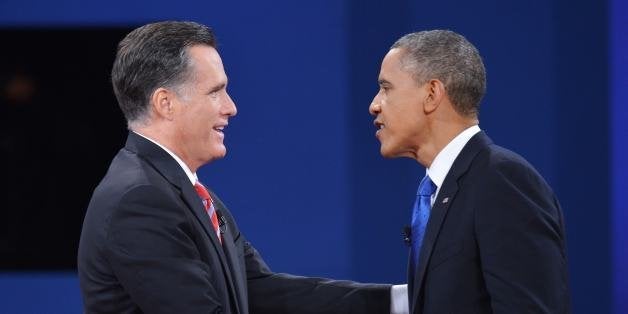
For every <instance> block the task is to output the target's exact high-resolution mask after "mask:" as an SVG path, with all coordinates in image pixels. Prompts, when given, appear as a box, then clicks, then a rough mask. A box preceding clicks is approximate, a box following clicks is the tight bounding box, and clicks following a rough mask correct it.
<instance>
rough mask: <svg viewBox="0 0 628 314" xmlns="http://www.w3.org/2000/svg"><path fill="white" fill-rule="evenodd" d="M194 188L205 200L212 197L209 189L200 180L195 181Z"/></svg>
mask: <svg viewBox="0 0 628 314" xmlns="http://www.w3.org/2000/svg"><path fill="white" fill-rule="evenodd" d="M194 189H195V190H196V193H197V194H198V196H199V197H200V198H201V199H202V200H203V201H208V200H209V199H211V196H209V191H207V189H206V188H205V186H203V185H202V184H201V183H200V182H198V181H196V183H194Z"/></svg>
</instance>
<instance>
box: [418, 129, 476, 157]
mask: <svg viewBox="0 0 628 314" xmlns="http://www.w3.org/2000/svg"><path fill="white" fill-rule="evenodd" d="M477 124H478V120H477V119H476V118H467V119H460V120H458V121H435V123H434V124H433V125H432V127H431V128H430V129H429V131H428V132H429V134H428V136H427V138H428V139H429V141H428V142H427V143H425V144H424V145H421V147H420V149H419V151H418V152H417V155H416V156H417V158H416V160H417V161H418V162H419V163H420V164H421V165H423V166H424V167H425V168H429V167H430V166H431V165H432V162H434V159H435V158H436V156H437V155H438V154H439V153H440V152H441V151H442V150H443V148H445V146H447V144H449V143H450V142H451V141H452V140H453V139H454V138H455V137H456V136H458V135H459V134H460V133H462V132H463V131H464V130H466V129H468V128H470V127H472V126H474V125H477Z"/></svg>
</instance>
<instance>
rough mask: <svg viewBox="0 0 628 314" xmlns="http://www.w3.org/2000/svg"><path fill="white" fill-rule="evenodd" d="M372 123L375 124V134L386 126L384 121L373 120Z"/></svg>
mask: <svg viewBox="0 0 628 314" xmlns="http://www.w3.org/2000/svg"><path fill="white" fill-rule="evenodd" d="M373 125H375V128H376V129H377V132H376V135H377V133H379V132H380V131H382V130H383V129H384V128H385V127H386V126H385V125H384V123H382V122H381V121H378V120H375V121H373Z"/></svg>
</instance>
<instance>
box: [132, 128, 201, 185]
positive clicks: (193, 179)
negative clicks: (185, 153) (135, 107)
mask: <svg viewBox="0 0 628 314" xmlns="http://www.w3.org/2000/svg"><path fill="white" fill-rule="evenodd" d="M133 133H135V134H137V135H139V136H141V137H143V138H145V139H147V140H149V141H151V142H153V143H155V145H157V146H159V147H161V149H163V150H165V151H166V153H168V154H170V156H172V158H174V160H176V161H177V163H178V164H179V166H181V168H182V169H183V171H185V174H186V175H187V177H188V179H190V182H192V184H196V181H198V177H197V176H196V173H195V172H192V170H190V168H188V166H187V165H186V164H185V163H184V162H183V160H181V158H179V156H177V155H176V154H175V153H173V152H172V151H170V150H169V149H167V148H166V147H165V146H163V145H161V144H159V143H158V142H157V141H155V140H153V139H152V138H150V137H148V136H146V135H144V134H141V133H138V132H136V131H133Z"/></svg>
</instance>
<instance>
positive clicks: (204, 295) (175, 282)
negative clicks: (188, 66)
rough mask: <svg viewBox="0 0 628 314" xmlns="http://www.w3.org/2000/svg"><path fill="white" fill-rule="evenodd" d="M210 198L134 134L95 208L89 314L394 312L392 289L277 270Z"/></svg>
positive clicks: (88, 251) (84, 281) (88, 262)
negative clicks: (217, 229)
mask: <svg viewBox="0 0 628 314" xmlns="http://www.w3.org/2000/svg"><path fill="white" fill-rule="evenodd" d="M212 197H213V199H214V201H215V207H216V209H217V211H219V212H220V214H221V216H222V217H223V219H224V221H225V224H224V226H223V229H224V234H223V245H221V244H220V242H219V240H218V238H217V236H216V234H215V233H214V232H213V226H212V225H211V224H210V221H209V217H208V216H207V214H206V213H205V210H204V207H203V205H202V203H201V200H200V198H199V197H198V195H197V194H196V192H195V190H194V187H193V186H192V184H191V183H190V180H189V179H188V177H187V176H186V174H185V172H184V171H183V169H181V167H180V166H179V164H177V162H176V161H175V160H174V159H173V158H172V157H171V156H170V155H169V154H168V153H167V152H165V151H164V150H163V149H161V148H160V147H159V146H157V145H155V144H154V143H152V142H150V141H148V140H146V139H144V138H142V137H141V136H139V135H137V134H134V133H132V132H131V133H130V134H129V136H128V139H127V143H126V146H125V147H124V148H123V149H121V150H120V152H119V153H118V154H117V155H116V157H115V158H114V160H113V161H112V163H111V166H110V168H109V170H108V172H107V174H106V175H105V177H104V179H103V180H102V181H101V183H100V184H99V185H98V187H97V188H96V190H95V191H94V194H93V196H92V199H91V201H90V204H89V207H88V209H87V213H86V216H85V220H84V223H83V230H82V233H81V240H80V245H79V252H78V274H79V280H80V286H81V292H82V295H83V301H84V306H85V311H86V312H87V313H170V314H184V313H185V314H193V313H204V314H206V313H237V314H247V313H255V314H259V313H262V314H263V313H274V314H277V313H356V314H357V313H390V287H389V286H387V285H369V284H358V283H353V282H345V281H332V280H327V279H320V278H305V277H297V276H291V275H287V274H277V273H273V272H271V271H270V269H269V268H268V267H267V265H266V264H265V263H264V261H263V260H262V258H261V256H260V255H259V254H258V252H257V251H256V250H255V248H253V246H251V244H250V243H249V242H248V241H247V240H246V238H245V237H244V235H243V234H242V233H240V231H239V229H238V226H237V225H236V223H235V221H234V219H233V217H232V216H231V213H230V212H229V210H228V209H227V208H226V207H225V206H224V204H223V203H222V202H221V201H220V199H218V197H216V195H215V194H213V193H212Z"/></svg>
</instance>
